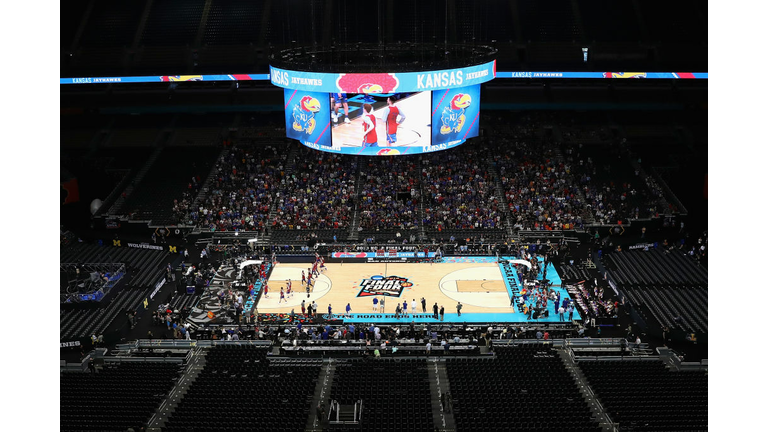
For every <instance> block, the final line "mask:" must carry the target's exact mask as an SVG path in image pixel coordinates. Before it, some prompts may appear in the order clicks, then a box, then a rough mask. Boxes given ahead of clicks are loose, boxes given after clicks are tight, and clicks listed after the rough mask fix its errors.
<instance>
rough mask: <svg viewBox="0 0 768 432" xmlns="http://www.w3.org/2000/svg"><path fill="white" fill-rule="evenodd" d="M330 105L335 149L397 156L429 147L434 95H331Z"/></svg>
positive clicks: (429, 93) (426, 93)
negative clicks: (430, 110) (430, 113)
mask: <svg viewBox="0 0 768 432" xmlns="http://www.w3.org/2000/svg"><path fill="white" fill-rule="evenodd" d="M330 102H331V104H332V106H333V108H332V112H331V121H332V124H333V132H332V134H331V141H332V146H333V148H334V149H339V150H341V149H350V150H352V153H354V154H361V155H395V154H407V153H420V152H421V151H422V148H423V147H428V146H429V145H430V141H431V127H430V124H431V116H430V115H429V109H430V106H431V104H432V97H431V92H418V93H367V94H365V93H360V94H356V93H331V95H330ZM409 150H411V151H409ZM412 150H416V151H412ZM345 153H346V151H345Z"/></svg>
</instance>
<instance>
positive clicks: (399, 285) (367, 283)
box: [357, 275, 413, 297]
mask: <svg viewBox="0 0 768 432" xmlns="http://www.w3.org/2000/svg"><path fill="white" fill-rule="evenodd" d="M412 286H413V283H411V282H409V281H408V279H407V278H404V277H400V276H387V277H384V276H380V275H376V276H371V277H370V278H369V279H363V282H362V283H360V288H361V289H360V292H359V293H358V294H357V296H358V297H368V296H374V295H383V296H387V297H400V294H402V292H403V288H408V287H412Z"/></svg>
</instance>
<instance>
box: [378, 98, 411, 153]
mask: <svg viewBox="0 0 768 432" xmlns="http://www.w3.org/2000/svg"><path fill="white" fill-rule="evenodd" d="M398 116H400V120H399V121H398V118H397V117H398ZM379 118H380V119H381V121H383V122H384V124H385V125H386V126H387V143H388V144H389V145H393V144H395V143H396V142H397V126H399V125H400V124H401V123H402V122H404V121H405V113H403V110H402V109H400V107H396V106H395V99H394V98H393V97H392V96H390V97H388V98H387V107H386V108H384V109H383V110H381V115H380V116H379Z"/></svg>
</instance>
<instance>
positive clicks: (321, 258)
mask: <svg viewBox="0 0 768 432" xmlns="http://www.w3.org/2000/svg"><path fill="white" fill-rule="evenodd" d="M323 270H328V267H326V266H325V259H323V257H320V271H323Z"/></svg>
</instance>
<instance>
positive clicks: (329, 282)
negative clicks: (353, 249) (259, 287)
mask: <svg viewBox="0 0 768 432" xmlns="http://www.w3.org/2000/svg"><path fill="white" fill-rule="evenodd" d="M326 266H327V267H328V269H327V270H326V271H325V272H323V273H322V274H321V276H320V277H319V278H318V279H317V282H316V284H315V286H314V288H313V289H312V291H311V293H310V296H309V298H307V292H306V290H305V287H304V286H302V285H301V271H302V270H304V271H305V273H306V271H307V268H308V267H309V264H278V265H277V266H276V267H275V268H274V270H273V271H272V274H271V276H270V278H269V281H268V285H269V298H264V297H263V296H262V298H261V300H260V301H259V303H258V305H257V308H258V310H259V312H261V313H278V312H290V311H291V309H294V310H295V312H296V313H300V312H301V301H302V300H306V301H307V304H309V303H311V302H312V301H313V300H314V301H316V302H317V305H318V309H319V310H318V312H319V313H328V304H329V303H330V304H331V305H332V306H333V313H334V314H343V313H344V312H345V307H346V305H347V303H349V304H350V306H351V307H352V311H351V312H352V313H368V312H372V310H373V298H374V297H373V296H364V297H359V296H358V295H359V294H360V293H361V290H362V287H361V283H362V282H363V280H364V279H369V278H371V277H378V276H381V277H387V276H399V277H401V278H405V279H407V281H406V282H405V283H404V285H405V286H403V288H402V291H401V293H400V295H399V296H385V295H382V294H379V295H376V296H375V297H376V298H378V299H381V298H384V299H385V300H386V301H385V310H384V312H385V313H394V311H395V305H396V303H397V302H398V301H399V303H400V304H402V303H403V301H404V300H407V301H408V307H409V308H410V302H411V300H412V299H416V302H417V303H418V304H417V309H416V310H417V312H419V313H421V303H420V300H421V297H424V298H425V299H426V300H427V312H428V313H431V312H432V306H433V305H434V303H435V302H437V304H438V307H439V306H441V305H442V306H445V312H446V313H450V312H454V313H455V312H456V304H457V302H458V301H461V303H462V304H463V305H464V307H463V309H462V313H465V312H490V313H498V312H507V311H510V308H509V301H510V299H509V294H508V293H507V290H506V286H505V285H504V282H503V280H502V275H501V271H500V269H499V266H498V265H497V264H483V263H460V264H454V263H440V264H428V263H386V264H384V263H370V264H368V263H360V264H350V263H347V264H337V263H332V264H330V263H329V264H326ZM288 279H291V281H292V288H293V291H294V293H295V294H294V295H293V297H291V298H287V299H286V300H287V301H283V302H280V303H278V302H279V299H280V287H281V286H282V287H285V284H286V282H285V281H286V280H288ZM409 284H412V285H411V286H408V285H409ZM392 286H394V287H395V289H394V291H395V292H397V291H398V290H397V287H398V286H400V281H394V282H391V283H390V285H388V286H387V287H386V288H390V289H391V288H392ZM379 292H381V291H379ZM389 292H392V291H391V290H390V291H389ZM377 312H379V311H378V310H377Z"/></svg>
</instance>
